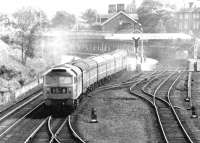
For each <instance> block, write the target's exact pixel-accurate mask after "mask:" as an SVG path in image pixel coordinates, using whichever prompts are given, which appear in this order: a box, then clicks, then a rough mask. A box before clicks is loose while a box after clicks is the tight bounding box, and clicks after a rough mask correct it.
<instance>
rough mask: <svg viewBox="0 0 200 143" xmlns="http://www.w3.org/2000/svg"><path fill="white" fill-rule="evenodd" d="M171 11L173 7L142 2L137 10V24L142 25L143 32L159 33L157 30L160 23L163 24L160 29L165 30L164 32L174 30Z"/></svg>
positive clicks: (147, 0) (148, 0)
mask: <svg viewBox="0 0 200 143" xmlns="http://www.w3.org/2000/svg"><path fill="white" fill-rule="evenodd" d="M173 10H174V6H171V5H164V4H162V3H161V2H159V1H155V0H144V1H143V3H142V4H141V6H140V7H139V8H138V10H137V13H138V16H139V22H140V23H141V24H142V26H143V29H144V32H151V33H154V32H161V31H160V28H158V26H159V23H160V22H161V21H162V22H163V25H162V26H163V27H162V29H163V28H164V29H166V32H172V31H173V30H175V25H174V24H173V23H175V16H174V14H173ZM157 30H159V31H157Z"/></svg>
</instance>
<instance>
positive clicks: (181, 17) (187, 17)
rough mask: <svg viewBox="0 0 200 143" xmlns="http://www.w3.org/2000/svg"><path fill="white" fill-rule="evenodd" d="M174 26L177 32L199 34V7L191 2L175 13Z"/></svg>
mask: <svg viewBox="0 0 200 143" xmlns="http://www.w3.org/2000/svg"><path fill="white" fill-rule="evenodd" d="M176 19H177V23H176V27H177V29H178V32H183V33H188V34H195V35H196V34H199V32H200V7H199V5H195V3H193V2H189V3H188V6H186V7H184V8H182V9H180V10H179V11H178V12H177V13H176Z"/></svg>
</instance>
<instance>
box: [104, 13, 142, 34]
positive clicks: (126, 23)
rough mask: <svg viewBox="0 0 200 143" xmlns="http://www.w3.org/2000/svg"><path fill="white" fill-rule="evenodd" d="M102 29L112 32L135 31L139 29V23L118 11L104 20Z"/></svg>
mask: <svg viewBox="0 0 200 143" xmlns="http://www.w3.org/2000/svg"><path fill="white" fill-rule="evenodd" d="M101 25H102V30H103V31H106V32H112V33H127V32H128V33H135V32H138V31H140V28H141V25H140V24H139V23H138V22H137V21H136V20H135V19H134V18H132V17H131V16H130V15H128V14H126V13H125V12H123V11H120V12H118V13H116V14H115V15H113V16H112V17H110V18H109V19H107V20H106V21H104V22H103V23H102V24H101Z"/></svg>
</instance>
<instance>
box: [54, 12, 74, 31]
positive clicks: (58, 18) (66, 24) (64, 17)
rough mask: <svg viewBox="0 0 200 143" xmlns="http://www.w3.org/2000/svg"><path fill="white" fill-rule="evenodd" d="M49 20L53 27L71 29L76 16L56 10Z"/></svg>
mask: <svg viewBox="0 0 200 143" xmlns="http://www.w3.org/2000/svg"><path fill="white" fill-rule="evenodd" d="M51 22H52V26H54V27H62V28H66V29H71V28H72V27H73V26H74V24H75V23H76V18H75V16H74V15H73V14H70V13H67V12H66V11H57V12H56V15H55V16H54V17H53V19H52V20H51Z"/></svg>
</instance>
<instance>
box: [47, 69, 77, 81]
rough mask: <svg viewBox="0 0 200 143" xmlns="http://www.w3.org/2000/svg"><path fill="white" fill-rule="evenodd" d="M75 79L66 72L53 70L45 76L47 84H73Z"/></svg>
mask: <svg viewBox="0 0 200 143" xmlns="http://www.w3.org/2000/svg"><path fill="white" fill-rule="evenodd" d="M72 81H73V77H72V76H71V75H69V74H68V73H66V71H65V70H57V69H56V70H52V71H51V72H50V73H49V74H47V75H46V76H45V84H49V85H52V84H71V83H72Z"/></svg>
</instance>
